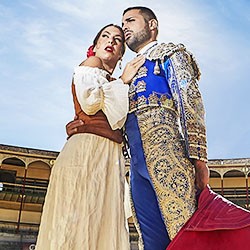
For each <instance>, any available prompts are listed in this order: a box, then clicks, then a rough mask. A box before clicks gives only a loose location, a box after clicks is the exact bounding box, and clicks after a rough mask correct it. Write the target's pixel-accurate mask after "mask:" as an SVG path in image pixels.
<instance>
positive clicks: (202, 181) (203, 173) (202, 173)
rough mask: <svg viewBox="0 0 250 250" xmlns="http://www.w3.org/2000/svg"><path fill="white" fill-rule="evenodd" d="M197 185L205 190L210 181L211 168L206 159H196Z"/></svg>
mask: <svg viewBox="0 0 250 250" xmlns="http://www.w3.org/2000/svg"><path fill="white" fill-rule="evenodd" d="M194 167H195V185H196V186H197V188H198V189H199V190H203V189H204V188H205V187H206V185H207V184H208V182H209V169H208V167H207V164H206V163H205V162H204V161H200V160H194Z"/></svg>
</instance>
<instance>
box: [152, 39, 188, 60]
mask: <svg viewBox="0 0 250 250" xmlns="http://www.w3.org/2000/svg"><path fill="white" fill-rule="evenodd" d="M185 50H186V48H185V46H184V45H183V44H182V43H179V44H174V43H160V44H158V45H157V46H156V47H155V48H154V49H153V50H152V51H151V52H150V53H149V54H148V55H147V58H148V59H149V60H159V59H160V60H164V59H165V58H166V57H168V58H169V57H171V56H172V55H173V54H174V53H176V52H178V51H185Z"/></svg>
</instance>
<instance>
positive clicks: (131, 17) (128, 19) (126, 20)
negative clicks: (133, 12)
mask: <svg viewBox="0 0 250 250" xmlns="http://www.w3.org/2000/svg"><path fill="white" fill-rule="evenodd" d="M133 18H134V17H133V16H130V17H128V18H126V19H125V20H124V22H128V21H130V20H131V19H133ZM124 22H122V26H123V25H124Z"/></svg>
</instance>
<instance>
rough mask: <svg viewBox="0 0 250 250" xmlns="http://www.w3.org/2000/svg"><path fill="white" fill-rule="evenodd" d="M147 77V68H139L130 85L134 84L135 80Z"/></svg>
mask: <svg viewBox="0 0 250 250" xmlns="http://www.w3.org/2000/svg"><path fill="white" fill-rule="evenodd" d="M147 75H148V68H147V67H146V66H142V67H140V68H139V70H138V72H137V74H136V76H135V77H134V78H133V80H132V83H131V84H134V83H135V82H136V80H137V79H139V78H142V77H145V76H147Z"/></svg>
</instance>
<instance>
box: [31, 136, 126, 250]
mask: <svg viewBox="0 0 250 250" xmlns="http://www.w3.org/2000/svg"><path fill="white" fill-rule="evenodd" d="M124 171H125V169H124V159H123V156H122V150H121V145H120V144H118V143H115V142H113V141H111V140H109V139H106V138H103V137H100V136H97V135H93V134H76V135H74V136H72V137H71V138H70V139H69V140H68V141H67V142H66V144H65V146H64V148H63V150H62V151H61V153H60V154H59V156H58V158H57V160H56V162H55V165H54V166H53V168H52V172H51V176H50V182H49V186H48V190H47V195H46V199H45V203H44V207H43V213H42V218H41V224H40V229H39V235H38V239H37V245H36V250H45V249H46V250H69V249H70V250H128V249H129V235H128V232H127V230H126V219H125V212H124V180H125V178H124Z"/></svg>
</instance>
